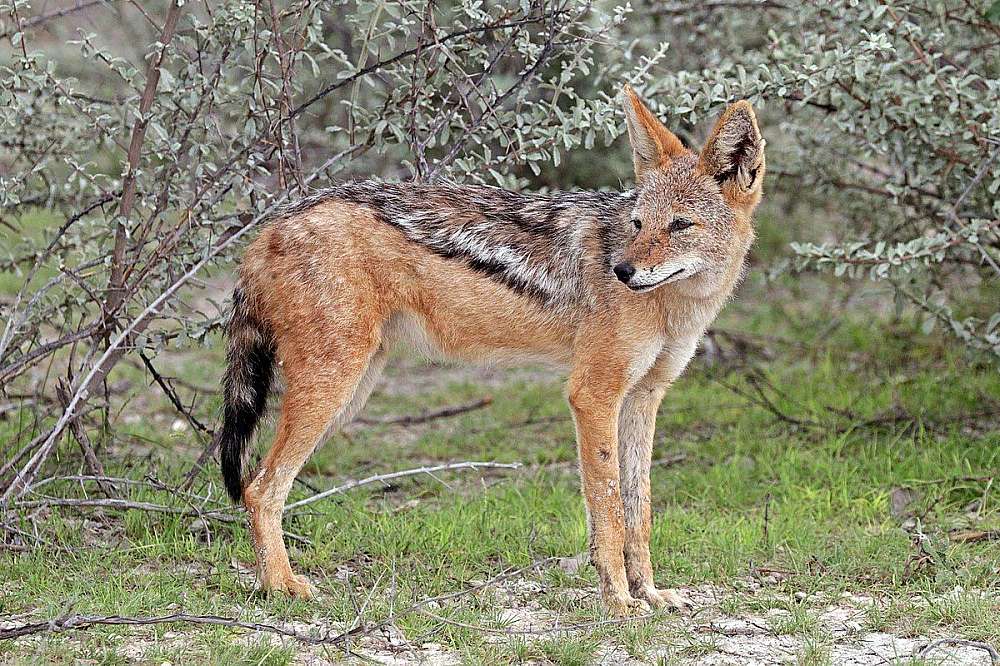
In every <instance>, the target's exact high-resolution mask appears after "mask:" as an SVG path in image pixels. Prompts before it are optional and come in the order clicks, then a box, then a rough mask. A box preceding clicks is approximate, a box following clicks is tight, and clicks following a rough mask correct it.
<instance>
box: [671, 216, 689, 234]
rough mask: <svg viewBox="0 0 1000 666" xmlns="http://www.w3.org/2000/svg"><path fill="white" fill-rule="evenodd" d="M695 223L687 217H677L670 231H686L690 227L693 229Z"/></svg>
mask: <svg viewBox="0 0 1000 666" xmlns="http://www.w3.org/2000/svg"><path fill="white" fill-rule="evenodd" d="M693 226H694V222H692V221H691V220H689V219H687V218H686V217H675V218H674V219H673V220H671V221H670V231H684V230H685V229H687V228H688V227H693Z"/></svg>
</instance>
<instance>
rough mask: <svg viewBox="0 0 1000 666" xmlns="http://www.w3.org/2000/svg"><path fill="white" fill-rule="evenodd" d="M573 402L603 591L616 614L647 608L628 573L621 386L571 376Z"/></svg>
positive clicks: (594, 553)
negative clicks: (620, 473)
mask: <svg viewBox="0 0 1000 666" xmlns="http://www.w3.org/2000/svg"><path fill="white" fill-rule="evenodd" d="M569 402H570V406H571V407H572V409H573V417H574V420H575V421H576V437H577V448H578V452H579V456H580V475H581V477H582V482H583V484H582V485H583V498H584V501H585V503H586V506H587V522H588V528H589V533H590V559H591V562H593V564H594V567H595V568H596V569H597V575H598V578H599V579H600V586H601V597H602V598H603V599H604V603H605V605H606V606H607V608H608V611H609V612H610V613H612V614H613V615H617V616H625V615H632V614H636V613H641V612H645V611H648V610H649V605H648V604H647V603H646V602H645V601H641V600H638V599H636V598H634V597H633V596H632V595H631V594H630V593H629V589H628V580H627V579H626V576H625V559H624V551H623V547H624V538H625V523H624V516H623V514H622V497H621V489H620V487H619V484H620V482H619V478H618V411H619V409H620V405H621V392H620V391H618V390H616V388H612V387H609V386H607V385H602V386H598V385H595V384H593V383H590V382H588V381H587V377H586V376H584V377H578V378H573V377H571V378H570V387H569Z"/></svg>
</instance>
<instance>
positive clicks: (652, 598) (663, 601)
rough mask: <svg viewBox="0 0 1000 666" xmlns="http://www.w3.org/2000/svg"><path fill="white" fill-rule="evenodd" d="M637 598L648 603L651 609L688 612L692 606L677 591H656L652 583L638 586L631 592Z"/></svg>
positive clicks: (689, 601) (688, 600)
mask: <svg viewBox="0 0 1000 666" xmlns="http://www.w3.org/2000/svg"><path fill="white" fill-rule="evenodd" d="M632 594H634V595H635V596H636V597H637V598H639V599H642V600H644V601H646V602H648V603H649V605H650V606H652V607H653V608H669V609H673V610H679V611H686V610H690V609H691V607H692V606H693V604H692V603H691V600H690V599H688V598H687V597H685V596H683V595H681V594H680V593H679V592H678V591H677V590H671V589H666V590H658V589H656V587H654V586H653V584H652V583H646V584H644V585H640V586H639V587H638V588H636V589H634V590H632Z"/></svg>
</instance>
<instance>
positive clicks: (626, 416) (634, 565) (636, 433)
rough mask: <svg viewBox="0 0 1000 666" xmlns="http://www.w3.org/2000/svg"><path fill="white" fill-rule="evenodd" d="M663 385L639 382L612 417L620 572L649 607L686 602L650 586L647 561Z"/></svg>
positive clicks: (684, 605) (680, 605) (650, 569)
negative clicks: (620, 520) (620, 518)
mask: <svg viewBox="0 0 1000 666" xmlns="http://www.w3.org/2000/svg"><path fill="white" fill-rule="evenodd" d="M664 392H665V389H664V387H661V386H655V385H654V386H649V385H645V384H642V383H640V384H639V385H638V386H637V387H635V388H634V389H633V390H632V391H631V392H630V393H629V394H628V395H627V396H626V397H625V400H624V401H623V402H622V409H621V414H620V416H619V420H618V442H619V444H618V446H619V467H620V472H621V484H622V506H623V509H624V514H625V544H624V549H623V550H624V555H625V571H626V574H627V576H628V586H629V591H630V592H631V593H632V595H633V596H634V597H635V598H637V599H642V600H644V601H646V602H647V603H649V605H650V606H652V607H653V608H664V607H666V608H677V609H684V608H687V607H689V606H690V605H691V604H690V602H689V601H688V600H687V599H685V598H684V597H683V596H681V595H680V594H679V593H678V592H676V591H675V590H669V589H664V590H660V589H657V588H656V585H655V584H654V582H653V566H652V562H651V560H650V553H649V539H650V532H651V529H652V515H653V514H652V504H651V494H650V484H649V475H650V467H651V464H652V452H653V439H654V435H655V430H656V411H657V409H658V408H659V406H660V402H661V401H662V400H663V395H664Z"/></svg>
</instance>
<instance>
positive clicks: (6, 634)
mask: <svg viewBox="0 0 1000 666" xmlns="http://www.w3.org/2000/svg"><path fill="white" fill-rule="evenodd" d="M557 559H558V558H556V557H546V558H542V559H540V560H536V561H534V562H532V563H531V564H529V565H527V566H524V567H520V568H518V569H514V570H511V571H505V572H504V573H502V574H498V575H497V576H494V577H493V578H490V579H489V580H487V581H485V582H482V583H479V584H478V585H473V586H471V587H467V588H465V589H462V590H458V591H457V592H449V593H448V594H442V595H441V596H437V597H429V598H427V599H422V600H420V601H418V602H416V603H414V604H412V605H410V606H408V607H406V608H404V609H402V610H400V611H398V612H396V613H391V614H390V615H389V616H388V617H386V618H385V619H383V620H382V621H381V622H378V623H376V624H372V625H369V626H367V627H365V626H364V625H358V626H355V627H353V628H351V629H349V630H348V631H344V632H341V633H338V634H334V635H332V636H331V635H330V634H329V633H327V634H326V635H316V636H314V635H310V634H304V633H302V632H299V631H295V630H292V629H285V628H284V627H279V626H276V625H273V624H263V623H258V622H242V621H240V620H237V619H235V618H228V617H221V616H218V615H189V614H187V613H172V614H170V615H160V616H156V617H123V616H120V615H108V616H87V615H64V616H62V617H58V618H53V619H51V620H44V621H40V622H29V623H26V624H22V625H18V626H15V627H8V628H6V629H0V640H5V639H13V638H18V637H21V636H31V635H33V634H41V633H44V632H47V631H62V630H65V629H89V628H90V627H93V626H96V625H150V624H168V623H173V622H180V623H187V624H201V625H214V626H223V627H234V628H237V629H248V630H250V631H262V632H266V633H272V634H278V635H280V636H287V637H289V638H294V639H295V640H298V641H301V642H303V643H308V644H311V645H334V644H338V643H343V642H345V641H348V640H350V639H351V638H353V637H355V636H363V635H367V634H370V633H372V632H374V631H376V630H378V629H380V628H382V627H385V626H387V625H388V624H391V623H392V622H394V621H395V620H396V619H397V618H399V617H400V616H402V615H406V614H408V613H412V612H414V611H418V610H420V609H421V608H423V607H424V606H427V605H429V604H432V603H440V602H442V601H448V600H451V599H456V598H458V597H463V596H467V595H469V594H473V593H475V592H478V591H479V590H482V589H485V588H487V587H490V586H491V585H496V584H497V583H500V582H503V581H505V580H509V579H511V578H515V577H518V576H521V575H523V574H525V573H527V572H529V571H532V570H534V569H537V568H539V567H541V566H544V565H546V564H550V563H552V562H555V561H556V560H557Z"/></svg>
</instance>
